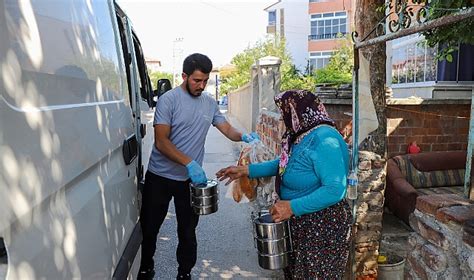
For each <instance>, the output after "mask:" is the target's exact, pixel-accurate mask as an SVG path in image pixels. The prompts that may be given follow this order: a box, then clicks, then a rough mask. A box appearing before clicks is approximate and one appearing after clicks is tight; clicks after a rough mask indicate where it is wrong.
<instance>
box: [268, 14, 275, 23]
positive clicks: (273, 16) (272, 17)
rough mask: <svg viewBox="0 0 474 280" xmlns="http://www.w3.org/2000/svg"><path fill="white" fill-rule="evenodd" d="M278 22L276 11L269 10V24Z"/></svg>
mask: <svg viewBox="0 0 474 280" xmlns="http://www.w3.org/2000/svg"><path fill="white" fill-rule="evenodd" d="M275 24H276V11H271V12H268V25H275Z"/></svg>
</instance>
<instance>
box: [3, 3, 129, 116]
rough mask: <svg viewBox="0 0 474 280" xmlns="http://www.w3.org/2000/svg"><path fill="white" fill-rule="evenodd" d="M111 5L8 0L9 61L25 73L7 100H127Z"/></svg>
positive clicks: (46, 102)
mask: <svg viewBox="0 0 474 280" xmlns="http://www.w3.org/2000/svg"><path fill="white" fill-rule="evenodd" d="M24 5H29V6H30V7H29V8H31V9H28V8H25V7H24ZM110 5H111V3H110V1H87V0H62V1H41V3H40V1H27V2H24V4H20V2H19V1H16V0H6V1H5V13H6V18H7V25H8V26H9V28H8V30H9V34H8V37H9V40H10V41H9V44H8V45H9V51H8V52H7V53H8V58H7V60H8V61H9V62H10V63H12V64H11V65H18V66H19V70H20V72H14V74H15V75H17V77H15V79H14V80H15V81H16V82H17V84H16V85H15V86H14V87H13V88H15V90H13V89H12V90H11V91H10V92H9V91H8V90H7V93H6V98H7V99H8V101H9V102H10V103H12V104H15V100H19V99H18V98H15V95H16V94H23V95H28V96H31V98H30V101H31V103H32V105H33V106H36V107H45V106H46V107H47V106H55V107H57V106H61V105H71V104H81V105H82V104H88V103H89V104H100V103H107V102H117V101H119V100H122V99H123V92H124V89H123V87H124V86H125V85H126V82H125V81H124V79H125V77H123V76H122V75H121V71H120V67H119V58H118V55H119V52H118V51H117V46H118V45H119V42H118V41H117V40H116V38H115V32H114V24H113V16H115V15H113V14H111V12H110V10H111V7H110ZM112 10H113V9H112ZM29 11H33V12H31V13H32V14H29ZM25 25H26V26H27V27H28V28H27V29H25ZM18 30H24V32H18ZM40 96H41V98H39V97H40ZM15 105H17V106H18V105H19V104H15Z"/></svg>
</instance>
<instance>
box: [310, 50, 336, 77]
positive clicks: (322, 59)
mask: <svg viewBox="0 0 474 280" xmlns="http://www.w3.org/2000/svg"><path fill="white" fill-rule="evenodd" d="M332 54H333V52H332V51H326V52H310V53H309V70H310V72H313V71H315V70H318V69H321V68H324V67H325V66H326V65H328V63H329V60H330V59H331V56H332Z"/></svg>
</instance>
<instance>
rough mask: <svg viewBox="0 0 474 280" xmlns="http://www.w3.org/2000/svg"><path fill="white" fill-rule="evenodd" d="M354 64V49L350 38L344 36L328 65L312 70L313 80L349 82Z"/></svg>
mask: <svg viewBox="0 0 474 280" xmlns="http://www.w3.org/2000/svg"><path fill="white" fill-rule="evenodd" d="M353 66H354V50H353V48H352V45H351V42H350V39H349V38H348V37H344V38H343V39H341V41H340V43H339V47H338V49H337V50H336V51H335V53H334V54H333V56H331V59H330V60H329V63H328V65H326V66H325V67H324V68H321V69H318V70H316V71H315V72H314V82H315V83H317V84H323V83H329V84H336V85H341V84H350V83H351V82H352V68H353Z"/></svg>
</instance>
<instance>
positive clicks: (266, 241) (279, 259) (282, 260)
mask: <svg viewBox="0 0 474 280" xmlns="http://www.w3.org/2000/svg"><path fill="white" fill-rule="evenodd" d="M254 229H255V232H254V240H255V247H256V248H257V251H258V264H259V265H260V267H262V268H264V269H282V268H285V267H286V266H287V265H288V255H289V254H290V253H291V251H292V245H291V233H290V225H289V221H288V220H285V221H281V222H274V221H273V219H272V216H271V215H270V213H268V212H266V213H265V212H263V213H261V214H259V216H258V217H257V218H255V219H254Z"/></svg>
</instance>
